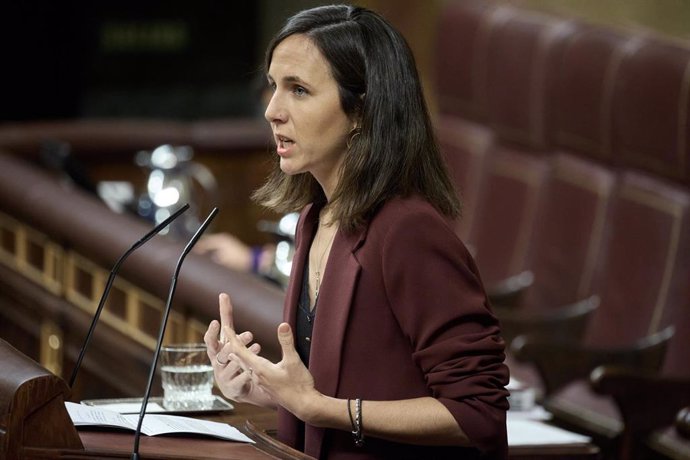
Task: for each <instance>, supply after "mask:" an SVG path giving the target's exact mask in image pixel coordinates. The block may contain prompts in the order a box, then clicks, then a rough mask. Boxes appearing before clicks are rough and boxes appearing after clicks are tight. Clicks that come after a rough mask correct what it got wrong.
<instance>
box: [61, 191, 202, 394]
mask: <svg viewBox="0 0 690 460" xmlns="http://www.w3.org/2000/svg"><path fill="white" fill-rule="evenodd" d="M187 209H189V204H185V205H184V206H182V207H181V208H180V209H178V210H177V211H175V213H174V214H172V215H171V216H170V217H168V218H167V219H165V220H164V221H163V222H161V223H160V224H158V225H156V226H155V227H154V228H153V229H152V230H151V231H150V232H148V233H147V234H146V235H144V236H143V238H141V239H140V240H139V241H137V242H136V243H134V245H132V247H131V248H129V249H128V250H127V251H126V252H125V253H124V254H122V256H121V257H120V258H119V259H118V261H117V262H115V265H114V266H113V268H112V270H110V275H109V276H108V281H107V282H106V283H105V289H104V290H103V294H102V295H101V300H100V302H99V303H98V308H96V313H95V314H94V316H93V319H92V320H91V326H89V332H88V333H87V334H86V339H84V344H83V345H82V347H81V350H80V351H79V356H78V357H77V362H76V363H75V364H74V369H72V376H71V377H70V379H69V387H70V388H72V387H73V386H74V381H75V380H76V379H77V372H79V368H80V367H81V362H82V360H83V359H84V354H85V353H86V348H87V347H88V346H89V342H91V336H92V335H93V331H94V330H95V329H96V324H97V323H98V318H99V317H100V316H101V312H102V311H103V307H105V300H106V299H107V298H108V294H109V293H110V288H111V287H112V286H113V281H115V275H117V272H118V271H119V270H120V265H122V263H123V262H124V261H125V259H127V257H129V255H130V254H131V253H133V252H134V251H135V250H137V249H138V248H139V247H140V246H141V245H143V244H144V243H146V242H147V241H148V240H150V239H151V238H153V237H154V236H155V235H156V234H158V232H160V231H161V230H163V229H164V228H165V227H167V226H168V225H169V224H170V223H171V222H172V221H173V220H175V219H177V218H178V217H179V216H180V215H181V214H182V213H183V212H185V211H186V210H187Z"/></svg>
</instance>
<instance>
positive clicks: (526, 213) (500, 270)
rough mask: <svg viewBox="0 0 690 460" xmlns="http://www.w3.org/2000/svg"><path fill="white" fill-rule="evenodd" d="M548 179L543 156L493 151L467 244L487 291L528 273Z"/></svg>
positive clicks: (499, 147)
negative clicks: (529, 258)
mask: <svg viewBox="0 0 690 460" xmlns="http://www.w3.org/2000/svg"><path fill="white" fill-rule="evenodd" d="M548 173H549V163H548V161H547V159H546V157H544V156H539V155H532V154H531V153H529V152H526V151H524V150H518V149H515V148H514V147H506V146H503V145H494V146H493V148H492V149H491V153H490V155H489V156H488V157H487V159H486V165H485V173H484V177H483V179H482V183H481V190H480V192H479V195H480V197H481V199H480V201H479V204H478V206H477V209H476V213H475V218H474V220H473V222H472V228H471V229H470V235H469V238H468V240H469V241H470V243H471V244H472V245H473V247H474V248H475V250H476V260H477V265H478V266H479V269H480V271H481V274H482V279H483V281H484V283H485V284H486V285H487V286H488V287H489V289H491V286H492V285H493V284H495V283H498V282H500V281H502V280H505V279H506V278H508V277H510V276H513V275H516V274H518V273H520V272H522V271H523V270H525V269H526V268H527V267H526V266H527V255H528V253H529V250H530V244H531V243H532V235H533V233H534V226H535V221H536V216H537V213H538V211H539V209H540V206H541V201H542V200H543V197H544V194H543V190H544V185H545V183H546V180H547V177H548Z"/></svg>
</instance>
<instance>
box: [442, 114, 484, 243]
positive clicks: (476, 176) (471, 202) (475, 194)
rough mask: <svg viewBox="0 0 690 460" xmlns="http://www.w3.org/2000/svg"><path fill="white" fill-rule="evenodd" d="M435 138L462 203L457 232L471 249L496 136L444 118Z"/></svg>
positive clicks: (473, 125) (471, 124) (476, 126)
mask: <svg viewBox="0 0 690 460" xmlns="http://www.w3.org/2000/svg"><path fill="white" fill-rule="evenodd" d="M436 135H437V137H438V141H439V146H440V148H441V152H442V153H443V155H444V157H445V159H446V163H447V164H448V169H449V172H450V175H451V179H452V181H453V184H454V185H455V188H456V190H457V192H458V194H459V195H460V199H461V201H462V215H461V217H460V218H459V219H458V220H457V222H456V223H455V231H456V233H457V234H458V236H460V238H461V239H462V240H463V241H465V243H467V244H468V245H470V246H471V242H470V241H469V239H468V236H469V229H470V228H471V226H472V222H473V221H474V218H475V212H476V208H477V202H478V201H479V191H480V190H481V188H480V185H481V182H482V180H483V177H484V168H485V164H486V157H487V152H488V150H489V148H490V146H491V144H492V143H493V133H492V132H491V130H490V129H488V128H487V127H486V126H484V125H481V124H478V123H474V122H471V121H469V120H467V119H464V118H459V117H455V116H451V115H444V116H441V117H439V118H438V119H437V121H436Z"/></svg>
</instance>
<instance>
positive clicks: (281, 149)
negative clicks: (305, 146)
mask: <svg viewBox="0 0 690 460" xmlns="http://www.w3.org/2000/svg"><path fill="white" fill-rule="evenodd" d="M293 145H295V142H294V141H293V140H292V139H290V138H289V137H285V136H280V135H279V136H276V150H277V152H278V155H281V156H283V155H285V154H287V153H288V152H289V151H290V149H291V148H292V146H293Z"/></svg>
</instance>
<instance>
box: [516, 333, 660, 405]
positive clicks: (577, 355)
mask: <svg viewBox="0 0 690 460" xmlns="http://www.w3.org/2000/svg"><path fill="white" fill-rule="evenodd" d="M672 335H673V328H672V327H669V328H666V329H664V330H663V331H661V332H659V333H657V334H654V335H651V336H649V337H645V338H644V339H642V340H640V341H638V342H637V343H636V344H634V345H631V346H630V347H626V348H617V349H601V348H600V349H596V348H588V347H586V346H585V345H583V344H582V343H580V342H576V341H565V340H563V341H553V340H545V339H540V338H538V337H529V336H525V335H522V336H518V337H516V338H515V339H514V340H513V342H512V343H511V346H510V348H511V351H512V353H513V355H514V356H515V358H516V359H517V360H518V361H524V362H531V363H533V364H534V365H535V367H536V368H537V370H538V372H539V374H540V377H541V379H542V382H543V384H544V395H545V396H549V395H551V394H553V393H554V392H555V391H557V390H558V389H560V388H561V387H563V386H565V385H566V384H568V383H570V382H572V381H574V380H577V379H581V378H587V376H588V375H589V373H590V372H591V371H592V370H593V369H594V368H596V367H597V366H601V365H604V364H611V365H620V366H623V367H627V368H633V369H634V368H639V369H647V370H652V371H655V370H658V369H659V368H660V366H661V363H662V360H663V356H664V352H665V351H666V344H667V342H668V339H669V338H670V337H671V336H672Z"/></svg>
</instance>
